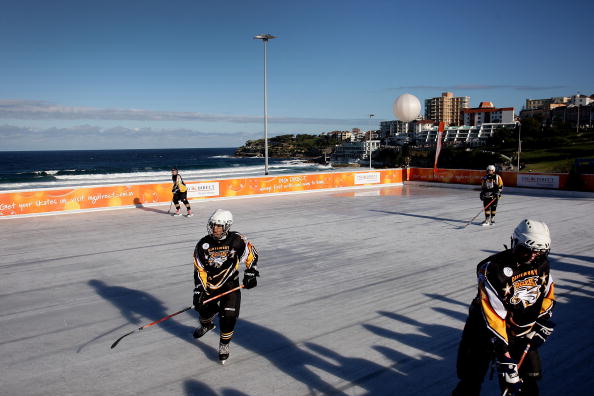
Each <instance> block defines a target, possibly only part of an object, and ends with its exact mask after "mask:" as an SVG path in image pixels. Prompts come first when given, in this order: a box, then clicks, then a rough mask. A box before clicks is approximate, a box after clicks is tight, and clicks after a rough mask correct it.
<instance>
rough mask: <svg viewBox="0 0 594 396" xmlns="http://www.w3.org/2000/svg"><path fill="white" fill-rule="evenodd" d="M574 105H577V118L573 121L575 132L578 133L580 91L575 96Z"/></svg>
mask: <svg viewBox="0 0 594 396" xmlns="http://www.w3.org/2000/svg"><path fill="white" fill-rule="evenodd" d="M575 107H577V119H576V121H575V133H576V134H579V133H580V91H578V93H577V95H576V96H575Z"/></svg>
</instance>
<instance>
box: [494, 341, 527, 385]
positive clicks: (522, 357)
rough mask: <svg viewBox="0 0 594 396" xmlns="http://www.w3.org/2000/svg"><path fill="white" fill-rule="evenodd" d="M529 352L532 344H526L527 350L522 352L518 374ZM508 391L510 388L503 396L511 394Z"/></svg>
mask: <svg viewBox="0 0 594 396" xmlns="http://www.w3.org/2000/svg"><path fill="white" fill-rule="evenodd" d="M529 350H530V343H528V344H526V348H524V352H522V356H521V357H520V360H519V361H518V372H519V371H520V366H522V363H524V359H525V358H526V355H527V354H528V351H529ZM508 391H509V388H505V390H504V391H503V393H502V394H501V396H507V395H508V393H509V392H508ZM510 395H511V394H510Z"/></svg>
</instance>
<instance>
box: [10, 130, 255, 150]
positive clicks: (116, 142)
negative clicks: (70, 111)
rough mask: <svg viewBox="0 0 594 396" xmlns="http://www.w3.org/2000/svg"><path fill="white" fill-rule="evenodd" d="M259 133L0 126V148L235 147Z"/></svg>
mask: <svg viewBox="0 0 594 396" xmlns="http://www.w3.org/2000/svg"><path fill="white" fill-rule="evenodd" d="M259 135H261V134H260V133H258V134H253V133H249V132H242V131H237V132H232V133H228V132H225V133H223V132H203V131H197V130H192V129H185V128H172V129H166V128H164V129H155V128H127V127H122V126H116V127H109V128H104V127H99V126H95V125H87V124H85V125H77V126H73V127H66V128H58V127H50V128H33V127H23V126H13V125H0V141H1V142H2V145H1V147H0V149H1V150H59V149H114V148H159V147H237V146H240V145H242V144H243V143H245V141H246V140H249V139H257V138H259Z"/></svg>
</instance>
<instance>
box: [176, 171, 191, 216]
mask: <svg viewBox="0 0 594 396" xmlns="http://www.w3.org/2000/svg"><path fill="white" fill-rule="evenodd" d="M171 180H172V181H173V187H171V192H172V193H173V204H174V205H175V213H174V214H173V215H174V216H181V213H179V207H180V205H179V201H182V202H183V203H184V205H186V211H187V216H188V217H191V216H193V215H192V208H190V203H189V202H188V188H187V187H186V183H184V180H183V179H182V177H181V175H180V174H179V172H178V171H177V168H173V169H171Z"/></svg>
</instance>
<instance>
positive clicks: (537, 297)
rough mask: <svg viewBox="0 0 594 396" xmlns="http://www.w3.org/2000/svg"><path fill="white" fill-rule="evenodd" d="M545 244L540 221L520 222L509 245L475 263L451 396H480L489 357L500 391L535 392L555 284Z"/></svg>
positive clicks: (545, 234) (550, 325)
mask: <svg viewBox="0 0 594 396" xmlns="http://www.w3.org/2000/svg"><path fill="white" fill-rule="evenodd" d="M550 246H551V237H550V234H549V228H548V226H547V225H546V224H545V223H542V222H540V221H535V220H523V221H522V222H521V223H520V224H519V225H518V226H517V227H516V228H515V230H514V233H513V235H512V243H511V249H506V250H504V251H503V252H500V253H497V254H495V255H493V256H491V257H488V258H487V259H485V260H483V261H481V262H480V263H479V264H478V266H477V277H478V294H477V296H476V297H475V299H474V300H473V301H472V303H471V305H470V309H469V314H468V318H467V320H466V325H465V326H464V331H463V333H462V339H461V341H460V345H459V348H458V361H457V366H456V368H457V374H458V378H459V379H460V381H459V382H458V385H457V387H456V388H455V389H454V391H453V392H452V395H457V396H460V395H463V396H468V395H479V394H480V390H481V385H482V382H483V378H484V376H485V374H486V372H487V369H488V367H489V363H490V362H491V361H492V360H493V359H495V361H496V363H497V372H498V378H499V384H500V387H501V390H502V392H506V393H507V394H513V395H538V394H539V390H538V382H537V381H538V380H539V379H540V378H541V370H540V357H539V353H538V348H539V347H540V346H541V345H542V343H543V342H544V341H545V340H546V339H547V337H548V336H549V335H550V334H551V333H552V332H553V328H554V323H553V322H552V321H551V320H550V319H551V316H552V309H553V305H554V302H555V301H554V298H555V297H554V284H553V278H552V276H551V274H550V268H549V262H548V259H547V256H548V254H549V250H550ZM528 345H529V350H528V352H527V353H526V354H525V355H524V352H525V351H526V350H527V348H528ZM522 355H524V359H523V360H522ZM519 361H522V365H521V366H520V367H519V368H518V363H519Z"/></svg>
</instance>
